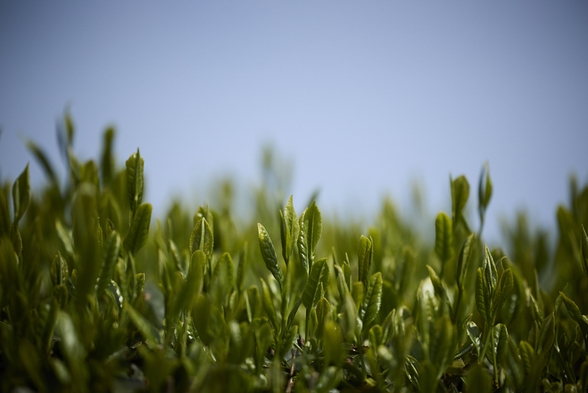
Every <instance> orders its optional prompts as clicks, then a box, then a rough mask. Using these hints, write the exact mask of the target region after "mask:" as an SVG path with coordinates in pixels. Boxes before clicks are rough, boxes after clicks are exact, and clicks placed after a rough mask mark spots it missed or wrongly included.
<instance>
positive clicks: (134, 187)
mask: <svg viewBox="0 0 588 393" xmlns="http://www.w3.org/2000/svg"><path fill="white" fill-rule="evenodd" d="M143 163H144V162H143V157H141V153H140V152H139V149H137V152H136V153H134V154H131V156H130V157H129V159H128V160H127V161H126V168H127V189H128V193H129V206H130V207H131V213H132V214H133V215H135V210H136V209H137V207H139V206H140V205H141V203H142V202H143V183H144V180H143Z"/></svg>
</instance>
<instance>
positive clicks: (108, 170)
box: [100, 127, 138, 185]
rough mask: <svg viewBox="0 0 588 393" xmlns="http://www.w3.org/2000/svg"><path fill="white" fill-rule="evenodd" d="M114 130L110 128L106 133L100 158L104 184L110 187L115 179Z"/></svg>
mask: <svg viewBox="0 0 588 393" xmlns="http://www.w3.org/2000/svg"><path fill="white" fill-rule="evenodd" d="M114 135H115V132H114V128H112V127H108V128H107V129H106V131H104V137H103V142H102V157H101V158H100V169H101V172H102V184H104V185H109V184H110V183H111V182H112V179H113V177H114V169H115V168H114V156H113V154H112V144H113V140H114ZM137 151H138V149H137Z"/></svg>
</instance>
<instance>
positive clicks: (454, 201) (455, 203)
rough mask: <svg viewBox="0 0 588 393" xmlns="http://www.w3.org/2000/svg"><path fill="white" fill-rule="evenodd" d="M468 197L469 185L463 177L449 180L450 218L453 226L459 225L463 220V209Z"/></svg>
mask: <svg viewBox="0 0 588 393" xmlns="http://www.w3.org/2000/svg"><path fill="white" fill-rule="evenodd" d="M469 197H470V183H468V179H466V177H465V176H463V175H462V176H460V177H458V178H457V179H455V180H451V218H452V221H453V225H459V223H460V222H461V220H462V219H463V209H464V207H465V205H466V203H467V201H468V198H469Z"/></svg>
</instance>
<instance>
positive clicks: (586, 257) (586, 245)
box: [582, 225, 588, 276]
mask: <svg viewBox="0 0 588 393" xmlns="http://www.w3.org/2000/svg"><path fill="white" fill-rule="evenodd" d="M582 235H583V236H582V270H583V271H584V274H585V275H586V276H588V235H586V228H584V225H582Z"/></svg>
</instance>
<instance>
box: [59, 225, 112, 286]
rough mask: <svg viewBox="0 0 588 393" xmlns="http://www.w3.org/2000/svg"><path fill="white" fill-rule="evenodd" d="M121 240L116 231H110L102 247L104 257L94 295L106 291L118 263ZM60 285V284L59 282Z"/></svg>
mask: <svg viewBox="0 0 588 393" xmlns="http://www.w3.org/2000/svg"><path fill="white" fill-rule="evenodd" d="M120 245H121V240H120V236H119V234H118V233H117V232H116V231H112V232H111V233H110V236H109V237H108V239H107V241H106V245H105V247H104V257H103V260H102V271H101V272H100V276H99V277H98V286H97V287H96V295H97V296H100V295H102V293H103V292H104V290H105V289H106V286H107V285H108V284H110V280H111V279H112V275H113V273H114V267H115V266H116V262H117V261H118V253H119V251H120ZM60 283H61V282H60Z"/></svg>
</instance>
